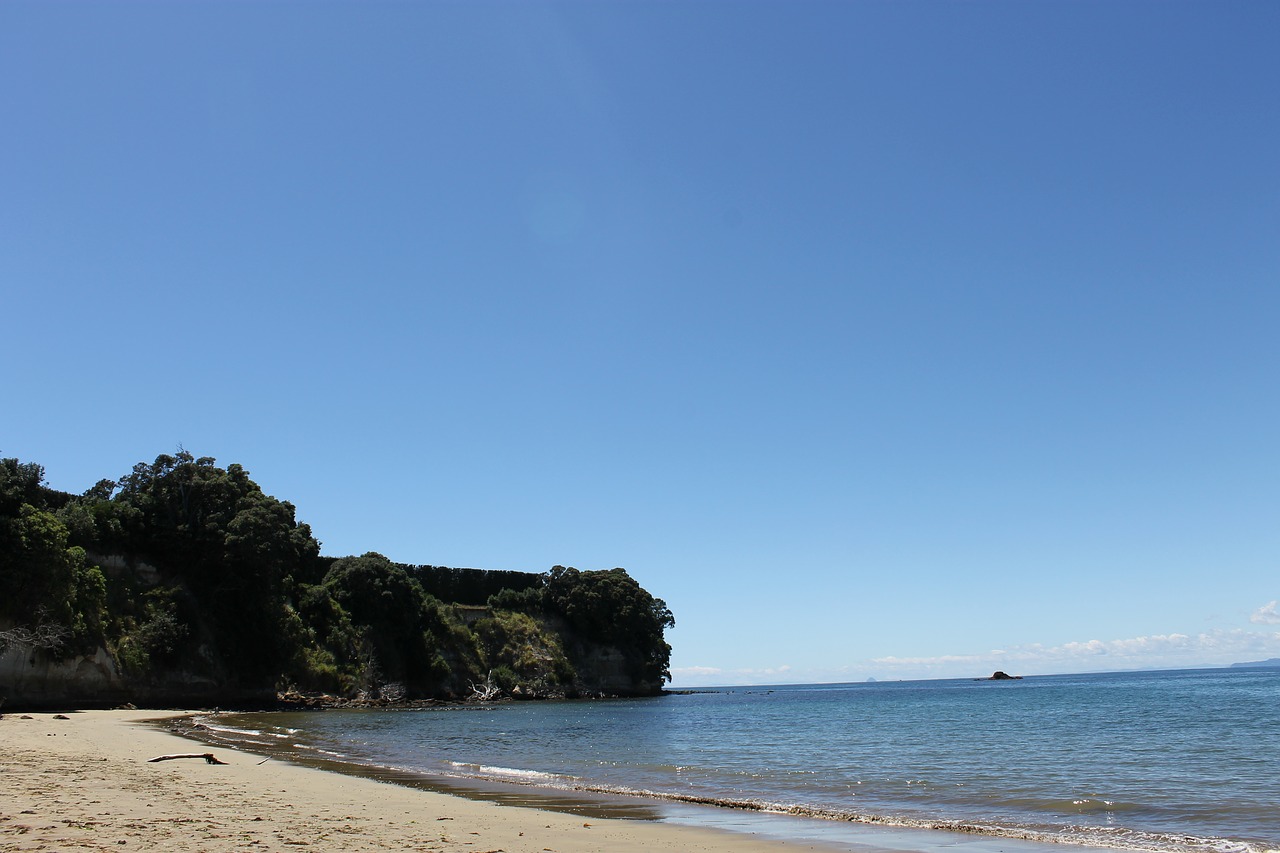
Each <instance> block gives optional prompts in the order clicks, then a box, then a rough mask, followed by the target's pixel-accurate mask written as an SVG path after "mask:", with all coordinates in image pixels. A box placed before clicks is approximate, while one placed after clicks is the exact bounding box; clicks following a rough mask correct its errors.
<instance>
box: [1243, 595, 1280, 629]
mask: <svg viewBox="0 0 1280 853" xmlns="http://www.w3.org/2000/svg"><path fill="white" fill-rule="evenodd" d="M1277 604H1280V601H1272V602H1270V603H1269V604H1264V605H1262V606H1261V607H1259V608H1258V609H1257V610H1255V611H1254V612H1253V615H1252V616H1250V617H1249V621H1250V622H1254V623H1256V624H1258V625H1280V613H1277V612H1276V605H1277Z"/></svg>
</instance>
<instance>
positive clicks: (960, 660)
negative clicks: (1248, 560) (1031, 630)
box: [868, 602, 1280, 678]
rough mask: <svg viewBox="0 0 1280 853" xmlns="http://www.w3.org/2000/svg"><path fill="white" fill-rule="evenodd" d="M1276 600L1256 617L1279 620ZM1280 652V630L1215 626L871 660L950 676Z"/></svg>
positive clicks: (1208, 660) (874, 664) (1200, 662)
mask: <svg viewBox="0 0 1280 853" xmlns="http://www.w3.org/2000/svg"><path fill="white" fill-rule="evenodd" d="M1275 605H1276V602H1272V603H1271V604H1270V605H1267V606H1266V607H1263V608H1261V609H1260V610H1259V611H1258V613H1255V614H1254V619H1253V621H1255V622H1263V621H1266V622H1268V623H1272V622H1274V623H1280V614H1277V613H1276V607H1275ZM1277 655H1280V633H1272V632H1266V631H1243V630H1239V629H1235V630H1230V631H1224V630H1213V631H1206V632H1204V633H1202V634H1196V635H1188V634H1176V633H1175V634H1152V635H1149V636H1144V637H1130V638H1128V639H1122V640H1084V641H1077V642H1070V643H1063V644H1062V645H1060V646H1044V645H1041V644H1039V643H1033V644H1031V645H1026V646H1011V647H1010V648H1008V649H996V650H993V651H990V652H987V653H985V654H969V655H938V656H935V657H882V658H874V659H873V660H871V661H869V667H868V668H869V669H872V670H876V671H877V674H880V673H884V674H886V675H900V674H903V675H907V676H908V677H920V678H928V677H946V676H950V675H969V674H980V673H984V672H986V671H987V670H995V669H1005V670H1010V671H1012V670H1014V669H1017V670H1019V671H1023V672H1044V673H1047V672H1073V671H1074V672H1086V671H1091V670H1093V671H1096V670H1100V669H1117V670H1123V669H1141V668H1143V667H1157V668H1158V667H1176V666H1215V665H1221V664H1227V663H1235V662H1238V661H1244V660H1249V659H1251V658H1254V657H1273V656H1277Z"/></svg>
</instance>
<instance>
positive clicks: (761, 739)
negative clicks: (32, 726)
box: [203, 668, 1280, 853]
mask: <svg viewBox="0 0 1280 853" xmlns="http://www.w3.org/2000/svg"><path fill="white" fill-rule="evenodd" d="M203 722H204V723H205V724H206V725H207V726H208V727H209V728H208V729H207V730H206V731H205V733H204V734H205V736H206V737H210V738H213V739H215V740H220V739H227V740H232V741H240V742H248V744H249V745H250V746H252V747H253V748H254V749H259V750H261V749H268V750H269V751H270V752H271V754H273V755H276V756H283V757H294V758H299V759H302V760H313V761H314V760H324V761H329V762H337V763H339V764H341V765H348V766H352V767H358V768H362V769H363V770H364V772H372V771H375V770H377V769H378V768H382V769H383V770H384V771H385V772H386V773H387V774H389V775H391V776H392V777H393V778H398V779H401V780H409V779H414V780H418V782H419V783H425V784H427V785H432V784H434V785H435V786H437V787H442V788H444V789H447V790H454V791H455V792H456V791H463V792H467V793H470V794H472V795H478V796H491V797H493V798H495V799H499V800H503V799H504V796H506V800H505V801H513V800H512V799H511V797H510V795H509V794H510V792H512V791H514V792H518V794H519V799H520V801H522V802H529V803H531V804H538V803H539V801H540V800H539V798H544V799H545V800H546V802H548V803H551V802H555V803H556V804H558V805H563V804H564V803H565V802H571V803H572V802H577V803H578V807H580V808H584V809H589V808H591V803H592V802H593V800H592V797H600V798H601V799H599V802H598V803H597V807H599V808H604V806H602V805H600V803H604V802H605V801H606V800H607V801H608V802H611V803H614V804H615V809H614V810H615V812H616V813H617V814H618V815H619V816H624V817H626V816H632V817H641V818H647V819H657V820H672V821H679V822H694V823H703V824H708V825H718V826H724V827H727V828H737V829H742V830H743V831H752V832H774V833H775V834H777V835H780V836H786V837H796V836H809V837H815V838H821V839H822V840H823V841H824V842H826V843H836V844H837V845H839V844H840V843H841V842H845V841H847V842H848V844H849V847H850V849H855V848H857V847H858V846H859V844H861V845H865V844H867V843H869V842H868V836H867V835H866V832H868V831H872V832H874V831H875V830H874V829H873V828H879V829H880V830H883V829H885V828H892V829H894V830H895V831H896V833H897V834H896V835H895V836H894V838H895V839H899V841H898V843H897V846H900V847H901V846H906V847H914V848H915V849H924V848H925V847H936V846H941V845H940V844H939V843H938V842H937V841H936V836H935V837H934V838H935V840H933V841H930V842H928V843H927V844H926V843H919V844H911V843H910V841H908V842H901V841H900V839H901V838H902V837H903V833H904V832H905V833H906V837H907V838H908V839H910V838H911V832H912V831H917V832H924V831H934V832H936V831H939V830H941V831H943V832H947V833H957V834H958V833H964V834H965V836H966V837H969V838H973V837H977V836H985V837H988V838H991V839H1005V840H1012V839H1027V840H1031V841H1037V842H1066V843H1071V844H1079V845H1085V846H1093V847H1103V848H1111V849H1124V850H1144V851H1156V853H1207V851H1214V852H1215V853H1265V851H1277V850H1280V669H1266V668H1258V669H1251V668H1235V669H1206V670H1183V671H1161V672H1133V673H1106V674H1089V675H1053V676H1037V677H1027V678H1023V679H1021V680H1017V681H987V680H973V679H951V680H933V681H899V682H875V683H860V684H814V685H792V686H776V687H726V688H713V689H708V690H705V691H698V692H691V693H683V694H673V695H668V696H664V697H658V698H652V699H635V700H601V701H572V702H521V703H504V704H496V705H483V706H475V705H455V706H438V707H433V708H427V709H415V710H334V711H323V712H314V711H311V712H273V713H260V714H219V715H216V716H213V717H209V718H206V719H204V720H203ZM503 791H507V792H508V794H507V795H504V794H503V793H502V792H503ZM576 798H581V801H580V802H579V800H578V799H576ZM619 803H620V804H621V805H620V806H619V805H617V804H619ZM627 804H631V806H632V807H631V808H628V807H627ZM778 814H786V815H791V816H798V817H800V818H803V819H804V820H796V819H794V817H793V818H790V819H785V822H783V823H779V822H778V820H775V819H773V818H772V816H774V815H778ZM771 820H772V822H770V821H771ZM806 827H808V828H809V829H806ZM810 830H812V831H810ZM951 837H956V838H958V837H959V836H958V835H955V836H951ZM880 841H884V842H885V843H880V842H879V841H877V842H876V843H878V844H879V846H882V847H884V846H888V847H893V846H895V844H893V843H888V841H886V840H885V839H883V838H882V839H880ZM917 841H921V842H923V836H918V837H917ZM1001 849H1007V848H1001Z"/></svg>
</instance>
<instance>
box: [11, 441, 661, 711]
mask: <svg viewBox="0 0 1280 853" xmlns="http://www.w3.org/2000/svg"><path fill="white" fill-rule="evenodd" d="M673 625H674V620H673V618H672V615H671V611H670V610H669V609H668V608H667V606H666V604H665V603H663V601H662V600H661V599H657V598H654V597H653V596H652V595H650V594H649V593H648V592H646V591H645V590H644V589H643V588H641V586H640V585H639V584H638V583H636V581H635V580H634V579H632V578H631V577H630V576H629V575H628V574H627V572H626V571H625V570H623V569H611V570H607V571H578V570H577V569H573V568H565V567H563V566H556V567H554V568H552V569H551V570H550V571H548V572H545V573H542V574H535V573H526V572H511V571H494V572H489V571H483V570H478V569H452V568H445V567H437V566H412V565H405V564H398V563H394V562H392V561H391V560H389V559H387V558H386V557H384V556H382V555H381V554H377V553H368V554H363V555H361V556H351V557H342V558H336V559H335V558H332V557H324V556H321V554H320V543H319V542H318V541H317V540H316V538H315V537H314V536H313V535H312V533H311V529H310V528H309V527H308V526H307V525H306V524H303V523H300V522H298V521H297V519H296V517H295V509H294V507H293V505H292V504H290V503H288V502H287V501H281V500H277V499H276V498H274V497H272V496H270V495H267V494H265V493H264V492H263V491H262V489H261V488H259V486H258V485H257V483H255V482H254V481H253V480H252V479H250V477H249V473H248V472H247V471H246V470H245V469H244V468H243V467H241V466H240V465H235V464H232V465H228V466H227V467H226V468H221V467H218V466H217V465H216V464H215V460H214V459H212V458H210V457H200V458H196V457H194V456H193V455H192V454H190V453H188V452H186V451H185V450H179V451H178V452H177V453H176V454H174V455H161V456H159V457H158V458H157V459H156V460H155V461H154V462H152V463H139V464H137V465H135V466H134V467H133V469H132V470H131V471H129V472H128V473H127V474H125V475H124V476H123V477H120V478H119V479H117V480H107V479H104V480H101V481H99V482H98V483H97V484H96V485H95V486H93V487H92V488H90V489H89V490H88V491H86V492H85V493H84V494H80V495H74V494H69V493H66V492H61V491H58V490H55V489H52V488H49V487H48V486H47V485H46V484H45V482H44V469H43V468H42V467H41V466H40V465H38V464H36V463H32V462H21V461H19V460H17V459H3V460H0V661H3V662H4V663H5V666H3V667H0V696H3V695H5V693H6V691H7V692H8V693H9V694H10V695H11V696H12V694H14V693H15V692H16V693H17V694H19V696H21V695H22V694H23V692H24V689H25V691H26V693H27V694H32V693H33V690H35V691H36V692H38V690H39V689H43V690H45V691H46V692H48V690H49V688H48V686H47V685H46V686H45V687H44V688H33V687H32V686H31V677H30V673H33V672H35V671H36V669H37V668H39V666H40V665H41V664H42V663H43V664H44V668H43V669H41V670H40V671H41V672H49V671H54V670H57V665H58V664H60V663H61V664H64V666H63V670H57V671H61V672H64V673H67V672H71V671H72V670H71V669H68V666H69V665H70V663H74V662H76V661H81V662H82V663H83V662H85V661H89V660H90V659H91V658H92V659H94V660H96V661H97V663H96V666H97V670H95V671H94V672H91V673H90V674H91V675H94V678H88V679H87V680H86V677H84V676H83V672H84V671H85V670H84V666H83V665H81V666H80V667H79V668H78V669H75V670H74V671H75V672H78V673H81V676H77V677H78V678H79V679H80V680H79V681H78V682H77V681H76V679H75V678H72V677H71V676H70V675H67V676H66V678H64V681H67V680H68V679H69V683H70V685H71V686H70V687H66V686H65V685H64V689H65V690H70V692H71V694H72V695H70V696H69V698H72V699H76V698H79V700H80V701H81V704H84V703H86V702H92V701H93V700H94V697H93V696H91V695H90V696H79V697H77V696H76V695H75V694H76V693H77V691H78V692H79V693H81V694H83V693H86V692H89V691H90V690H91V689H92V685H95V684H104V683H109V684H110V685H111V686H112V687H111V689H112V691H113V692H112V698H118V697H121V696H123V697H130V696H137V697H139V698H141V699H142V700H143V701H147V699H148V698H153V699H154V698H162V697H173V698H174V699H177V698H193V699H200V698H203V699H204V700H205V701H216V700H217V699H218V698H219V697H222V698H224V699H225V701H224V704H231V703H232V702H233V701H236V700H237V699H248V698H253V697H262V696H265V695H271V696H275V695H277V693H283V694H293V695H298V694H305V693H323V694H328V695H332V696H335V697H346V698H360V699H364V700H380V699H390V700H411V699H415V698H429V697H439V698H443V697H450V698H461V697H465V696H468V695H472V694H473V693H483V694H485V695H488V696H497V695H513V696H517V697H521V696H522V697H548V696H568V697H572V696H579V695H601V694H630V695H636V694H652V693H658V692H660V691H661V687H662V684H663V682H664V681H665V680H666V679H667V678H668V677H669V675H668V662H669V659H670V653H671V648H670V646H669V645H667V643H666V641H665V639H664V631H665V629H666V628H669V627H672V626H673ZM51 666H52V667H53V670H51V669H50V667H51ZM103 672H105V675H103V674H102V673H103ZM95 673H97V674H96V675H95ZM99 676H100V677H99ZM24 678H26V681H25V682H23V679H24ZM95 678H96V680H95ZM6 681H8V682H9V683H6ZM46 681H47V677H46ZM17 682H22V683H17ZM24 684H25V685H26V686H25V688H24V686H23V685H24ZM76 684H79V685H80V687H76Z"/></svg>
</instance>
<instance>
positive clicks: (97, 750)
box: [0, 711, 830, 853]
mask: <svg viewBox="0 0 1280 853" xmlns="http://www.w3.org/2000/svg"><path fill="white" fill-rule="evenodd" d="M161 716H164V714H162V713H159V712H155V711H84V712H76V713H71V714H68V715H67V717H68V719H62V720H60V719H56V718H55V717H54V715H53V714H47V713H41V714H31V715H30V718H29V719H23V718H22V715H18V714H6V715H5V716H4V717H3V718H0V850H5V851H10V850H13V851H17V850H116V851H119V850H138V849H142V850H183V851H221V850H254V851H263V850H276V851H285V850H291V851H296V850H300V849H303V848H311V849H316V850H339V851H343V850H436V851H458V853H462V852H463V851H466V853H485V851H488V852H489V853H494V851H503V853H548V851H553V853H586V851H618V853H627V852H628V851H648V850H672V851H677V850H678V851H708V853H717V852H718V851H723V853H730V851H733V853H760V851H766V850H770V851H799V850H824V849H830V848H823V847H821V846H818V845H812V844H808V843H804V842H787V843H782V842H778V841H772V840H765V839H760V838H753V837H751V836H749V835H745V834H742V833H731V832H724V831H719V830H714V829H702V828H694V827H683V826H676V825H672V824H662V823H654V822H646V821H629V820H594V819H587V818H582V817H577V816H574V815H568V814H562V813H556V812H548V811H540V810H538V809H532V808H522V807H514V806H503V805H497V804H494V803H489V802H480V801H473V800H469V799H464V798H461V797H454V796H450V795H448V794H439V793H433V792H429V791H422V790H417V789H413V788H407V787H403V786H400V785H394V784H389V783H385V782H378V781H374V780H372V779H364V778H358V777H354V776H347V775H345V774H340V773H332V772H327V771H324V770H317V769H312V768H307V767H299V766H296V765H291V764H286V763H283V762H281V761H277V760H270V761H266V762H265V763H259V762H260V761H261V760H262V757H261V756H255V755H252V754H250V753H247V752H240V751H235V750H228V749H217V748H214V749H213V752H214V754H215V755H217V756H218V758H220V759H222V760H223V761H226V762H228V765H227V766H215V765H209V764H206V763H205V762H203V761H199V760H192V759H182V760H175V761H166V762H161V763H157V764H150V763H148V762H147V759H148V758H152V757H155V756H158V755H164V754H170V753H189V752H206V751H208V750H209V749H210V748H209V747H206V746H203V745H200V744H196V743H193V742H192V741H189V740H185V739H182V738H179V737H177V736H176V735H171V734H167V733H165V732H162V731H159V730H157V729H155V728H151V727H148V726H145V725H139V724H138V723H139V721H142V720H149V719H155V718H157V717H161Z"/></svg>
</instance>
